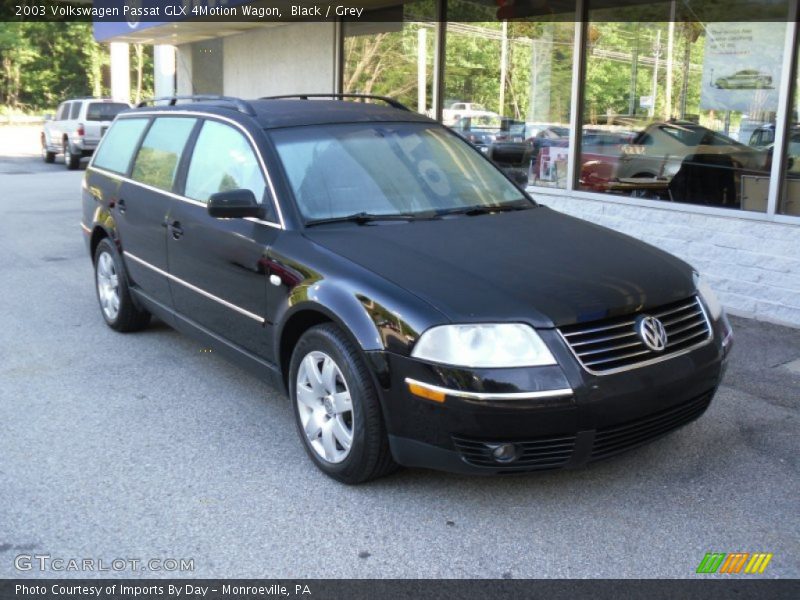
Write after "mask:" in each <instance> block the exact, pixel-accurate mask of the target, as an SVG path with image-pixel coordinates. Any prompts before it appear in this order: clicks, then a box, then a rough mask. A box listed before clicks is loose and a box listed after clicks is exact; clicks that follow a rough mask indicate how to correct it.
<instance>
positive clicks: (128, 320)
mask: <svg viewBox="0 0 800 600" xmlns="http://www.w3.org/2000/svg"><path fill="white" fill-rule="evenodd" d="M94 273H95V275H94V281H95V290H96V291H97V301H98V303H99V304H100V313H101V314H102V315H103V319H105V322H106V324H107V325H108V326H109V327H111V329H114V330H116V331H120V332H127V331H138V330H140V329H144V328H145V327H147V324H148V323H149V322H150V313H148V312H147V311H145V310H142V309H140V308H138V307H137V306H136V304H134V302H133V298H132V297H131V293H130V289H129V287H128V276H127V274H126V272H125V265H124V264H123V263H122V259H121V258H120V255H119V252H117V248H116V246H115V245H114V244H113V242H111V240H109V239H108V238H105V239H103V240H101V241H100V243H99V244H98V245H97V250H95V253H94Z"/></svg>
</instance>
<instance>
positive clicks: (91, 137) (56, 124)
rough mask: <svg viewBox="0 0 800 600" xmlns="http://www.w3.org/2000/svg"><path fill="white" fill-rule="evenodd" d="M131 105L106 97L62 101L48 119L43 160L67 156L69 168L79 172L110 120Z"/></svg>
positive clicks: (47, 160) (65, 162)
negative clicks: (54, 114) (52, 115)
mask: <svg viewBox="0 0 800 600" xmlns="http://www.w3.org/2000/svg"><path fill="white" fill-rule="evenodd" d="M129 108H130V105H129V104H126V103H124V102H115V101H114V100H109V99H105V98H76V99H74V100H67V101H66V102H62V103H61V104H60V105H59V107H58V112H56V116H55V117H54V118H50V119H47V120H45V123H44V130H43V131H42V158H43V159H44V162H46V163H51V162H53V161H54V160H55V159H56V154H63V155H64V164H65V165H66V166H67V168H68V169H77V168H78V166H79V165H80V162H81V158H83V157H84V156H91V155H92V153H93V152H94V149H95V148H97V144H98V143H99V142H100V138H101V137H103V134H104V133H105V132H106V129H108V126H109V125H111V121H113V120H114V117H116V116H117V114H119V113H120V112H122V111H123V110H128V109H129Z"/></svg>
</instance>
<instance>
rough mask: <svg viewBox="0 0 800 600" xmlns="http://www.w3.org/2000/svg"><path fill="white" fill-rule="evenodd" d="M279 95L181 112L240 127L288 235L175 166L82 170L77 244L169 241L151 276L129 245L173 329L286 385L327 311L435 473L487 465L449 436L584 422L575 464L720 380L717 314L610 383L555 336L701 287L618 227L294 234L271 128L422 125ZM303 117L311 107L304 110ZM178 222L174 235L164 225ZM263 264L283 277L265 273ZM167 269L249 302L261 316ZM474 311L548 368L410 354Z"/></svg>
mask: <svg viewBox="0 0 800 600" xmlns="http://www.w3.org/2000/svg"><path fill="white" fill-rule="evenodd" d="M287 103H290V104H289V105H287ZM277 104H280V106H279V107H278V110H277V115H276V112H275V111H273V112H270V111H269V110H268V108H269V107H267V108H264V107H260V108H259V111H258V112H259V114H262V115H267V116H264V117H263V118H261V117H259V116H257V117H256V118H251V117H249V116H247V115H242V114H240V113H235V112H233V111H230V110H227V109H225V108H220V107H213V106H193V107H192V108H191V109H188V110H190V111H191V112H193V113H198V114H199V115H200V116H199V117H198V115H193V118H210V119H215V118H217V119H219V118H222V119H224V120H225V121H227V122H229V123H231V122H233V123H236V124H238V125H239V126H241V127H242V128H244V129H246V131H248V132H249V134H250V136H251V138H252V140H253V142H254V144H255V149H256V151H257V152H258V153H259V154H260V156H261V157H262V158H263V160H264V162H265V163H266V164H267V165H268V167H269V174H270V177H271V184H272V187H273V188H274V197H271V198H268V199H267V203H269V202H274V203H276V204H277V206H279V207H280V214H281V216H282V218H283V224H284V227H283V228H278V227H273V226H268V225H266V224H264V223H262V222H258V221H254V220H243V219H231V220H219V219H213V218H211V217H210V216H208V215H207V214H206V212H205V209H204V208H203V207H202V206H200V205H198V204H197V203H192V202H191V201H187V199H185V198H183V197H182V196H181V193H182V189H181V187H180V186H181V185H182V184H181V182H182V181H183V179H184V177H185V169H186V165H185V164H183V165H182V166H181V169H182V172H181V173H179V175H178V177H177V180H176V181H177V187H176V188H175V189H173V190H172V193H171V194H164V193H161V192H154V191H153V190H149V189H146V188H145V187H143V186H141V185H139V184H136V183H133V182H131V181H129V180H128V179H127V177H118V176H114V175H111V174H109V173H107V172H104V171H102V170H99V169H96V168H93V167H91V166H90V167H89V168H88V169H87V173H86V179H85V182H84V194H83V196H84V203H83V205H84V212H83V227H84V230H85V232H86V233H87V235H86V242H87V246H89V247H90V248H91V247H93V246H94V245H95V244H96V242H97V241H98V240H99V239H100V238H102V237H103V236H108V237H110V238H112V239H113V240H114V241H115V242H116V244H117V247H118V248H119V250H120V251H121V252H123V253H125V252H127V253H130V252H133V253H134V254H136V252H139V253H147V252H148V251H150V252H152V251H153V247H161V246H162V245H163V247H164V248H165V249H166V250H165V253H164V254H165V256H169V257H170V258H169V259H168V260H166V261H165V260H162V258H161V257H159V256H158V255H157V254H158V252H157V251H156V252H155V253H151V254H145V255H146V256H148V257H149V259H150V260H151V261H152V264H153V265H155V266H157V267H158V268H159V269H161V270H162V271H164V272H165V273H169V274H170V275H172V276H173V278H170V277H168V276H161V277H160V278H159V277H154V275H158V273H157V272H154V271H153V270H152V269H148V268H146V267H143V266H142V265H140V264H138V263H137V262H136V261H135V260H132V259H130V256H129V255H128V254H123V256H124V257H125V258H124V259H125V265H126V267H127V269H128V273H129V277H130V284H131V287H132V289H133V291H134V294H135V298H136V300H137V301H138V302H139V303H141V304H142V305H144V306H145V307H146V308H147V309H149V310H150V311H151V312H153V313H154V314H156V315H157V316H159V317H160V318H162V319H163V320H165V321H166V322H167V323H169V324H170V325H172V326H173V327H175V328H177V329H178V330H180V331H182V332H184V333H187V334H190V335H192V336H194V337H196V338H197V339H199V340H202V341H203V342H204V343H206V344H208V345H211V346H213V347H214V348H216V349H217V350H218V351H220V353H222V354H223V355H226V356H228V357H229V358H232V359H234V360H235V361H236V362H237V363H238V364H240V365H242V366H243V367H247V368H249V369H250V370H251V371H252V372H254V373H256V374H257V375H259V376H261V377H262V378H265V379H267V380H268V381H270V382H272V383H273V384H276V385H279V386H281V387H284V389H285V385H286V381H285V376H286V372H287V366H288V358H289V356H290V354H289V353H288V352H287V351H289V352H290V350H291V348H287V347H286V344H285V343H283V341H284V340H285V339H286V338H287V336H292V335H295V334H296V329H297V327H298V326H299V325H302V324H303V323H307V322H312V323H313V322H316V321H318V320H319V319H323V318H324V319H328V320H331V321H333V322H335V323H337V324H338V325H339V326H340V327H342V329H343V330H344V331H346V332H347V333H348V334H349V335H350V336H351V337H352V338H353V339H354V340H355V341H356V342H357V344H358V346H359V347H360V348H361V349H362V350H363V351H364V355H365V357H366V359H367V362H368V364H369V365H370V370H371V374H372V376H373V379H374V382H375V384H376V387H377V388H378V390H379V391H380V393H379V396H380V398H381V403H382V407H383V412H384V417H385V420H386V425H387V429H388V432H389V435H390V441H391V446H392V450H393V454H394V455H395V458H396V460H398V462H400V463H401V464H407V465H414V466H431V467H438V468H443V469H447V470H459V471H465V472H477V473H483V472H495V470H494V469H487V468H479V467H474V466H471V465H468V464H467V463H466V462H464V461H463V460H461V459H460V457H459V456H458V454H457V453H456V452H455V451H454V449H453V441H452V439H451V436H452V435H466V436H473V437H477V438H481V439H500V440H522V439H530V438H536V437H537V436H540V435H546V434H556V433H561V432H573V433H575V432H579V433H581V436H580V437H581V440H582V441H581V444H579V447H578V449H576V453H575V455H574V457H573V458H572V460H571V461H570V463H569V464H570V465H572V464H581V463H583V462H585V460H586V458H587V457H586V456H583V454H585V452H586V449H585V446H586V444H590V443H591V441H590V439H591V437H592V435H593V432H594V431H595V430H596V429H597V428H600V427H603V426H605V425H609V424H614V423H620V422H626V421H629V420H632V419H635V418H638V417H642V416H646V415H647V414H649V413H652V412H654V411H657V410H659V409H662V408H668V407H670V406H675V405H678V404H680V403H682V402H685V401H686V400H687V399H689V398H692V397H695V396H697V395H698V394H702V393H705V392H708V391H713V390H714V389H716V387H717V385H718V383H719V381H720V378H721V376H722V372H723V362H724V360H723V359H724V356H723V354H724V353H723V349H722V347H721V345H720V340H721V339H722V336H723V334H724V332H722V331H721V329H720V327H721V325H720V324H719V323H712V327H713V328H714V338H713V341H712V342H711V343H708V344H706V345H704V346H702V347H701V348H699V349H697V350H695V351H693V352H691V353H688V354H684V355H682V356H679V357H675V358H672V359H670V360H667V361H664V362H661V363H658V364H655V365H651V366H648V367H643V368H636V369H631V370H629V371H626V372H624V373H618V374H613V375H604V376H594V375H591V374H589V373H588V372H586V371H585V370H584V369H583V368H582V367H581V366H580V364H579V363H578V362H577V360H576V359H575V357H574V356H573V355H572V354H571V352H570V350H569V348H568V347H567V345H566V343H565V342H564V341H563V340H562V338H561V337H560V336H559V334H558V332H557V330H556V329H555V327H557V326H561V325H566V324H571V323H577V322H587V321H592V320H595V319H600V318H604V317H609V316H618V315H625V314H633V313H635V312H637V311H641V310H646V309H648V308H652V307H656V306H659V305H663V304H666V303H669V302H672V301H674V300H676V299H681V298H686V297H689V296H691V295H693V294H694V293H696V292H695V289H694V284H693V279H692V276H693V274H692V270H691V268H690V267H689V266H688V265H686V264H685V263H683V262H682V261H680V260H678V259H677V258H674V257H672V256H670V255H668V254H666V253H664V252H661V251H659V250H657V249H655V248H653V247H651V246H649V245H647V244H644V243H641V242H638V241H636V240H633V239H632V238H629V237H627V236H624V235H622V234H618V233H615V232H611V231H609V230H606V229H604V228H601V227H599V226H596V225H593V224H590V223H586V222H584V221H581V220H578V219H574V218H572V217H568V216H565V215H561V214H559V213H557V212H555V211H552V210H550V209H547V208H544V207H540V206H532V207H531V208H530V209H528V210H523V211H515V212H508V213H497V214H484V215H478V216H473V217H467V216H453V217H447V218H442V219H438V220H427V221H411V222H392V223H388V222H387V223H376V224H364V225H357V224H354V223H344V224H331V225H326V226H323V227H317V228H305V227H303V225H302V220H301V218H300V216H299V213H298V211H297V209H296V207H295V206H294V205H293V202H291V201H290V198H291V197H292V196H291V191H290V189H289V186H288V184H287V182H286V178H285V175H284V174H283V171H282V168H281V166H280V162H279V161H278V159H277V155H276V153H275V150H274V148H273V147H272V145H271V143H270V140H269V137H268V135H267V134H265V129H268V128H269V127H282V126H298V125H300V124H302V123H304V122H305V121H310V122H314V119H315V118H316V119H317V120H318V121H319V122H330V121H332V120H333V121H336V120H337V119H338V121H337V122H350V121H356V120H364V121H369V120H395V121H402V120H404V119H407V120H409V121H415V122H419V121H427V119H425V118H424V117H420V116H419V115H414V114H413V113H408V115H405V114H398V113H399V111H396V110H394V109H391V110H387V109H382V110H372V111H371V112H370V111H366V112H365V113H362V114H361V115H359V114H358V113H355V112H354V111H353V110H352V109H349V108H348V109H344V108H343V107H342V106H341V105H343V104H345V103H341V102H338V103H337V102H329V103H320V104H321V105H322V106H323V107H324V109H323V110H322V113H323V114H322V115H321V116H319V115H318V114H317V113H311V112H308V110H309V109H308V106H309V105H310V104H316V103H314V102H298V101H283V102H280V103H276V105H277ZM298 109H299V110H298ZM184 110H187V109H185V108H184ZM173 111H174V112H176V113H180V112H181V111H180V109H179V108H177V107H176V108H175V109H169V108H164V109H159V110H158V111H154V112H159V113H162V112H163V113H169V112H173ZM281 111H284V112H283V115H284V118H283V119H282V118H281ZM303 111H306V112H307V114H306V115H305V117H304V116H303V114H300V116H298V113H303ZM132 112H133V113H134V114H135V111H132ZM139 112H140V113H141V112H142V111H139ZM128 114H131V113H128ZM312 114H313V115H316V116H314V117H313V118H312ZM122 118H124V116H123V117H122ZM304 119H305V120H304ZM287 123H288V124H287ZM190 143H191V142H190ZM155 196H158V198H156V197H155ZM123 203H124V206H123V205H122V204H123ZM143 205H148V206H147V207H145V206H143ZM272 210H276V209H275V207H274V206H273V207H272ZM176 222H178V223H179V225H180V230H181V231H182V233H181V235H179V236H176V235H174V231H173V229H174V228H173V225H174V224H175V223H176ZM130 244H133V245H134V249H135V250H136V252H134V250H132V249H131V247H130ZM148 244H151V246H148ZM173 254H174V261H173V259H172V257H173ZM140 258H143V257H140ZM173 269H175V271H176V272H173ZM273 275H274V276H277V278H278V279H279V284H278V285H274V284H271V283H270V282H269V280H270V276H273ZM174 278H180V279H182V280H185V281H187V282H188V283H189V284H191V285H193V286H196V287H197V288H200V289H202V290H205V291H206V292H209V293H210V294H212V295H214V296H217V297H219V298H223V299H224V300H226V301H228V302H230V303H231V304H234V305H236V306H239V307H241V308H244V309H245V310H246V311H247V312H249V313H252V315H254V316H256V317H258V318H259V319H260V322H259V321H258V320H257V319H254V318H252V316H250V317H248V316H244V315H242V314H241V313H237V312H236V311H233V310H229V309H228V308H226V307H225V306H223V305H221V304H220V303H219V302H215V301H214V300H212V299H210V298H208V297H207V296H204V295H203V294H198V293H196V292H195V291H193V290H192V289H191V288H187V287H186V286H185V285H182V284H180V283H178V282H176V281H175V280H174ZM478 321H484V322H499V321H517V322H526V323H529V324H531V325H533V326H534V327H536V328H537V330H538V332H539V334H540V335H541V337H542V339H543V340H544V341H545V342H546V343H547V345H548V346H549V348H550V349H551V351H552V352H553V354H554V356H555V357H556V359H557V361H558V363H559V364H558V366H552V367H535V368H502V369H461V368H457V367H448V366H443V365H434V364H428V363H424V362H422V361H419V360H417V359H415V358H412V357H411V351H412V349H413V346H414V343H415V342H416V340H417V339H418V338H419V336H420V335H421V334H422V333H423V332H424V331H425V330H427V329H429V328H430V327H433V326H435V325H440V324H445V323H451V322H478ZM406 377H410V378H412V379H416V380H419V381H424V382H427V383H431V384H435V385H440V386H442V387H447V388H450V389H453V390H461V391H467V392H482V393H498V394H504V393H516V392H529V391H539V390H549V389H560V388H564V387H569V388H572V390H573V391H574V393H573V395H572V396H567V397H560V398H552V399H546V400H541V399H540V400H513V401H502V402H499V401H496V400H474V399H467V398H455V397H448V399H447V401H446V402H445V403H443V404H438V403H433V402H430V401H428V400H424V399H422V398H418V397H416V396H413V395H411V394H410V393H409V392H408V390H407V388H406V385H405V378H406ZM581 448H582V449H581ZM496 471H497V472H501V471H502V469H500V468H498V469H497V470H496Z"/></svg>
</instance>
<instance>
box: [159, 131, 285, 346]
mask: <svg viewBox="0 0 800 600" xmlns="http://www.w3.org/2000/svg"><path fill="white" fill-rule="evenodd" d="M182 175H183V178H184V182H183V186H182V189H183V191H182V195H183V196H184V197H185V198H184V200H183V201H182V202H177V201H176V202H174V203H173V206H172V210H171V212H170V228H169V230H170V233H169V236H168V238H167V252H168V255H169V271H170V275H171V276H172V281H171V282H170V285H171V288H172V297H173V299H174V302H175V309H176V310H177V311H178V312H179V313H181V314H183V315H184V316H186V317H188V318H190V319H192V320H193V321H195V322H196V323H198V324H199V325H201V326H203V327H204V328H206V329H208V330H209V331H211V332H212V333H214V334H216V335H218V336H220V337H223V338H226V339H228V340H230V341H232V342H234V343H235V344H237V345H239V346H241V347H242V348H244V349H246V350H248V351H250V352H252V353H253V354H256V355H258V356H260V357H261V358H263V359H265V360H268V361H271V362H274V356H273V349H272V344H271V341H270V340H271V331H270V327H271V324H270V323H268V322H267V321H266V320H265V317H266V309H267V307H266V286H267V262H266V253H267V249H268V248H269V247H270V246H271V245H272V244H273V243H274V241H275V239H276V238H277V236H278V234H279V233H280V227H279V225H278V224H277V222H276V220H275V218H274V217H273V216H272V215H273V214H274V213H273V209H272V206H273V204H272V197H271V195H270V193H269V188H268V186H267V184H266V177H265V173H264V171H263V168H262V163H261V160H260V158H259V155H258V153H257V150H256V148H255V146H254V144H253V140H252V139H251V138H250V136H249V135H248V134H247V132H246V131H245V130H244V129H242V128H240V127H239V126H238V125H236V124H234V123H233V122H230V123H229V122H226V121H222V120H216V119H213V118H208V119H207V120H206V121H205V122H204V123H203V124H202V128H201V129H200V131H199V133H198V134H197V138H196V141H195V144H194V149H193V152H192V154H191V157H189V156H187V157H186V160H185V164H184V169H183V173H182ZM232 189H249V190H251V191H252V192H253V194H254V195H255V197H256V199H258V200H259V202H261V203H262V204H264V206H265V216H264V219H215V218H212V217H210V216H209V215H208V212H207V206H206V205H207V202H208V198H209V196H211V194H213V193H216V192H221V191H225V190H232Z"/></svg>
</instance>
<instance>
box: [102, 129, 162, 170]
mask: <svg viewBox="0 0 800 600" xmlns="http://www.w3.org/2000/svg"><path fill="white" fill-rule="evenodd" d="M148 120H149V119H120V120H119V121H116V122H115V123H114V124H113V125H111V128H110V129H109V130H108V133H106V135H105V136H104V137H103V141H102V142H101V143H100V147H99V148H98V149H97V152H95V154H94V160H93V161H92V165H93V166H95V167H99V168H101V169H106V170H108V171H113V172H114V173H119V174H121V175H124V174H125V173H127V172H128V167H129V166H130V164H131V158H132V157H133V153H134V152H135V151H136V146H137V144H138V143H139V139H140V138H141V137H142V132H143V131H144V130H145V127H147V123H148Z"/></svg>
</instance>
